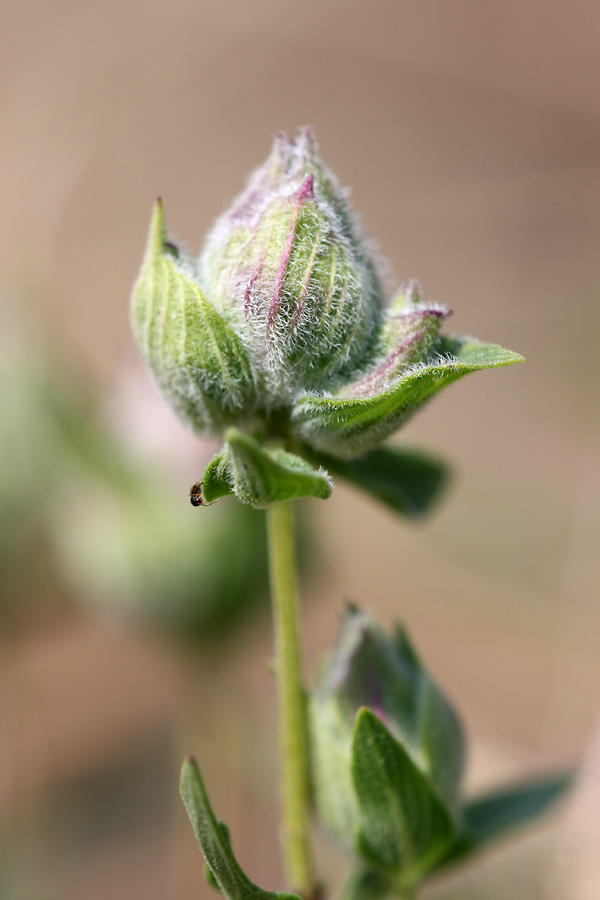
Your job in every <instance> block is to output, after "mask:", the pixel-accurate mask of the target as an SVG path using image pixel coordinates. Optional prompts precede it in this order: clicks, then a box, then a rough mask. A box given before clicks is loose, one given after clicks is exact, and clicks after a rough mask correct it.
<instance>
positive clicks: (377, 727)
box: [352, 708, 454, 886]
mask: <svg viewBox="0 0 600 900" xmlns="http://www.w3.org/2000/svg"><path fill="white" fill-rule="evenodd" d="M352 774H353V779H354V788H355V790H356V795H357V798H358V804H359V810H360V830H359V845H360V848H361V852H362V855H363V856H364V858H365V860H366V861H367V862H369V863H370V864H371V865H375V866H376V867H377V868H381V869H383V870H384V871H386V872H389V873H390V874H392V875H393V877H394V881H395V883H396V885H405V886H410V885H414V884H416V883H417V881H418V880H419V878H420V877H421V876H422V875H423V874H424V873H425V872H427V871H428V870H429V869H431V868H432V867H433V866H434V865H435V864H436V863H437V862H438V860H439V859H440V858H441V857H443V856H444V854H445V853H446V852H447V850H448V847H449V846H450V845H451V844H452V842H453V840H454V827H453V824H452V819H451V817H450V814H449V812H448V810H447V809H446V807H445V806H444V804H443V803H442V802H441V800H440V799H439V797H438V796H437V794H436V793H435V792H434V790H433V788H432V787H431V785H430V783H429V781H428V780H427V778H426V777H425V775H424V774H423V773H422V772H421V771H420V769H418V768H417V766H416V765H415V763H414V762H413V761H412V759H411V758H410V756H409V755H408V753H407V752H406V750H405V749H404V747H403V746H402V745H401V744H400V743H399V742H398V741H397V740H396V739H395V738H394V737H392V735H391V734H390V732H389V731H388V730H387V728H386V727H385V725H384V724H383V722H382V721H381V720H380V719H379V718H378V717H377V716H376V715H375V714H374V713H373V712H371V710H369V709H366V708H363V709H362V710H360V711H359V713H358V715H357V717H356V725H355V729H354V743H353V754H352Z"/></svg>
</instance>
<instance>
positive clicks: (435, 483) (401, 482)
mask: <svg viewBox="0 0 600 900" xmlns="http://www.w3.org/2000/svg"><path fill="white" fill-rule="evenodd" d="M307 451H308V452H307V455H308V457H309V458H310V459H311V461H312V462H314V463H316V464H319V465H321V466H323V467H324V468H325V469H327V471H328V472H331V474H332V475H336V476H339V477H340V478H344V479H345V480H346V481H349V482H350V484H352V485H354V487H357V488H359V489H360V490H363V491H365V492H366V493H368V494H370V495H371V496H372V497H375V498H376V499H377V500H380V501H381V502H382V503H385V504H386V505H387V506H390V507H391V508H392V509H393V510H394V511H395V512H397V513H400V514H401V515H403V516H406V517H407V518H409V519H418V518H421V517H422V516H424V515H426V514H427V513H428V512H429V511H430V510H431V509H432V508H433V507H434V506H435V504H436V503H437V501H438V500H439V498H440V497H441V495H442V494H443V492H444V490H445V488H446V486H447V484H448V480H449V477H450V469H449V467H448V466H447V465H446V463H444V462H442V461H441V460H439V459H435V457H433V456H428V455H426V454H424V453H420V452H419V451H416V450H407V449H405V448H403V447H394V446H387V447H377V448H376V449H375V450H371V452H370V453H365V454H364V456H359V457H357V458H356V459H351V460H343V459H338V458H336V457H335V456H329V455H328V454H325V453H318V452H316V451H312V450H310V449H309V448H307Z"/></svg>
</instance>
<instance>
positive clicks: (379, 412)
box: [292, 337, 523, 459]
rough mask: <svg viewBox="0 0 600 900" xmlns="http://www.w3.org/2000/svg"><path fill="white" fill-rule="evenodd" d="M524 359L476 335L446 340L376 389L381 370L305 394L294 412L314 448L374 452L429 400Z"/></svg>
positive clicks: (298, 426)
mask: <svg viewBox="0 0 600 900" xmlns="http://www.w3.org/2000/svg"><path fill="white" fill-rule="evenodd" d="M522 361H523V357H522V356H519V354H518V353H512V352H511V351H510V350H504V349H503V348H502V347H499V346H497V345H496V344H482V343H480V342H479V341H476V340H473V339H472V338H460V337H455V338H443V339H441V340H440V341H439V342H438V343H437V344H436V354H435V356H432V357H431V358H430V359H429V361H428V362H427V363H424V364H423V365H419V366H417V367H415V368H413V369H409V370H408V371H406V372H405V374H404V375H400V376H399V377H397V379H396V380H392V383H391V384H390V385H389V386H388V387H387V388H385V389H383V390H377V392H375V393H373V385H374V384H378V379H377V372H369V373H368V374H367V376H365V378H363V379H362V380H361V381H360V382H356V383H354V384H352V385H349V386H348V387H347V388H341V389H340V391H339V392H338V394H337V395H335V396H319V395H317V394H304V395H303V396H301V397H300V398H299V399H298V400H297V402H296V405H295V407H294V410H293V416H292V418H293V422H294V424H295V427H296V429H297V431H298V433H299V434H300V436H301V437H302V438H303V439H304V440H305V441H306V442H307V443H309V444H310V445H311V446H312V447H315V448H316V449H318V450H322V451H323V452H325V453H329V454H331V455H333V456H338V457H342V458H346V459H348V458H352V457H354V456H359V455H361V454H364V453H366V452H367V451H369V450H372V449H373V448H374V447H376V446H377V445H378V444H380V443H381V442H382V441H383V440H385V439H386V438H387V437H389V435H390V434H392V433H393V432H394V431H395V430H396V429H397V428H399V427H400V426H401V425H402V424H403V423H404V422H405V421H406V420H407V419H408V418H409V417H410V416H412V415H413V414H414V413H415V412H416V411H417V410H418V409H420V408H421V407H422V406H423V404H424V403H426V402H427V401H428V400H429V399H431V398H432V397H433V396H434V395H435V394H437V393H439V392H440V391H441V390H442V389H443V388H445V387H447V386H448V385H449V384H452V382H453V381H458V380H459V379H460V378H463V377H464V376H465V375H468V374H470V373H471V372H478V371H480V370H481V369H494V368H498V367H499V366H508V365H511V364H512V363H516V362H522Z"/></svg>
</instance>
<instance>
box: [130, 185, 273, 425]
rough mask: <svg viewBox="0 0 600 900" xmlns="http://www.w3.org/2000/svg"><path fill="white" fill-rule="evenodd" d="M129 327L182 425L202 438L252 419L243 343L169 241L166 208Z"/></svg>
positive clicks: (155, 225)
mask: <svg viewBox="0 0 600 900" xmlns="http://www.w3.org/2000/svg"><path fill="white" fill-rule="evenodd" d="M131 315H132V324H133V330H134V333H135V336H136V338H137V341H138V344H139V346H140V349H141V351H142V354H143V356H144V357H145V359H146V362H148V364H149V365H150V368H151V369H152V372H153V374H154V377H155V378H156V381H157V382H158V384H159V386H160V387H161V389H162V390H163V392H164V393H165V395H166V396H167V398H168V399H169V401H170V403H171V405H172V406H173V408H174V409H175V410H176V411H177V412H178V414H179V415H180V416H181V418H183V419H184V421H186V422H187V423H188V424H190V425H191V426H192V427H193V428H194V429H195V430H196V431H198V432H200V433H202V434H213V433H215V432H218V431H219V430H221V429H222V428H223V427H225V426H226V425H227V424H230V423H231V422H233V421H236V420H238V419H239V418H240V417H242V418H243V417H244V415H246V414H249V413H250V412H252V410H253V408H254V406H255V405H256V400H255V384H254V377H253V373H252V371H251V367H250V362H249V360H248V356H247V354H246V351H245V349H244V347H243V344H242V341H241V340H240V338H239V337H238V335H237V334H236V333H235V332H234V330H233V329H232V328H231V326H230V325H228V324H227V322H226V321H225V320H224V319H223V318H222V317H221V316H220V315H219V314H218V313H217V311H216V310H215V309H214V308H213V306H212V305H211V304H210V303H209V301H208V300H207V298H206V297H205V295H204V293H203V292H202V290H201V289H200V286H199V284H198V282H197V280H196V279H195V275H194V272H193V267H192V265H191V263H190V262H189V261H185V260H184V259H183V257H182V255H181V253H180V252H179V250H178V249H177V247H176V246H175V245H174V244H173V243H172V242H171V241H170V240H169V239H168V236H167V231H166V226H165V220H164V213H163V207H162V203H161V201H160V200H159V201H157V203H156V205H155V207H154V211H153V214H152V221H151V224H150V232H149V235H148V244H147V248H146V255H145V257H144V262H143V264H142V269H141V272H140V275H139V277H138V279H137V282H136V284H135V286H134V289H133V295H132V300H131Z"/></svg>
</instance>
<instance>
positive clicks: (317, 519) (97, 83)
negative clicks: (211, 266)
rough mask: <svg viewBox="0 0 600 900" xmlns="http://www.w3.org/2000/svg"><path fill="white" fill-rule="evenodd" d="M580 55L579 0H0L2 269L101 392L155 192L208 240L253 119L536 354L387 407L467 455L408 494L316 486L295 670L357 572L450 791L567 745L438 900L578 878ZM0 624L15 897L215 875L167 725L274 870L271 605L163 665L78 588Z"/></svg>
mask: <svg viewBox="0 0 600 900" xmlns="http://www.w3.org/2000/svg"><path fill="white" fill-rule="evenodd" d="M599 48H600V5H599V4H597V3H595V2H592V0H589V2H588V0H573V2H571V3H568V4H566V3H564V2H559V0H508V2H498V3H491V2H488V3H482V2H480V0H454V2H443V0H438V2H423V0H418V2H417V0H414V2H413V0H410V2H409V0H402V2H400V0H396V2H392V0H370V2H362V3H361V2H353V0H319V2H317V0H305V2H302V3H300V2H299V0H295V2H292V0H256V2H253V0H246V2H242V0H237V2H234V0H223V2H219V3H216V2H215V3H209V2H207V0H195V2H191V0H190V2H187V0H172V2H166V0H164V2H161V0H152V2H151V0H146V2H133V0H125V2H121V3H116V2H114V0H112V2H109V0H104V2H99V0H85V2H80V3H75V2H67V0H62V2H61V0H35V2H34V0H20V2H19V3H8V2H6V0H4V2H3V3H1V4H0V135H1V138H0V197H1V198H2V199H1V202H0V296H1V298H2V302H3V303H6V304H8V305H9V306H11V307H13V308H15V309H17V310H18V313H19V316H20V318H21V320H22V321H26V322H30V323H31V327H32V328H33V327H35V328H36V331H37V330H39V322H40V321H41V322H42V323H43V326H42V327H43V330H44V329H45V330H46V331H47V332H48V333H49V334H50V335H52V336H53V337H54V338H56V339H57V340H59V342H60V344H61V346H63V347H64V348H65V353H67V354H72V356H73V358H74V359H76V360H77V364H78V365H79V366H80V368H81V369H82V370H84V371H85V372H86V373H87V379H88V380H89V382H90V384H91V385H93V386H94V390H95V391H96V394H97V396H98V398H99V400H101V399H102V397H104V396H106V395H107V394H108V393H109V392H110V391H111V390H114V389H115V386H116V385H117V377H118V374H119V373H120V372H121V371H122V367H123V365H124V364H125V363H126V361H127V360H128V359H129V358H130V357H134V355H135V352H134V348H133V346H132V340H131V337H130V333H129V326H128V309H127V303H128V295H129V291H130V287H131V284H132V281H133V279H134V277H135V275H136V271H137V267H138V265H139V262H140V258H141V253H142V249H143V245H144V241H145V234H146V228H147V224H148V218H149V212H150V208H151V204H152V201H153V199H154V198H155V197H156V196H157V195H162V197H163V198H164V201H165V207H166V213H167V217H168V220H169V223H170V225H171V228H172V229H173V231H174V233H175V234H177V235H178V236H180V237H181V238H182V239H184V240H185V241H186V242H187V244H188V245H189V247H190V248H191V249H193V250H196V249H199V247H200V245H201V242H202V238H203V235H204V234H205V232H206V230H207V228H208V227H209V225H210V223H211V221H212V220H213V219H214V218H215V217H216V216H217V215H218V214H219V213H220V211H221V210H222V209H223V207H224V206H225V205H226V204H227V203H228V201H229V199H230V198H231V197H232V196H233V194H235V193H236V192H237V191H238V190H239V189H240V187H241V186H242V184H243V180H244V178H245V176H246V173H247V172H248V171H249V169H250V168H251V167H253V166H254V165H256V164H258V163H259V162H260V161H261V160H262V158H263V157H264V156H265V155H266V154H267V152H268V149H269V143H270V137H271V134H272V133H273V132H274V131H275V130H281V129H284V130H292V131H293V130H294V129H295V128H296V127H297V126H298V125H301V124H305V123H308V122H310V123H313V124H314V125H315V126H316V132H317V137H318V139H319V143H320V146H321V150H322V153H323V156H324V157H325V159H326V160H327V162H328V163H329V164H330V165H331V166H332V168H334V170H335V171H336V173H337V174H338V176H339V178H340V180H341V181H342V183H344V184H347V185H349V186H351V188H352V192H353V203H354V206H355V208H356V209H357V210H358V212H359V213H360V215H361V216H362V219H363V222H364V224H365V227H366V228H367V230H368V231H369V233H370V234H372V235H373V236H374V237H375V238H376V239H377V241H378V243H379V246H380V249H381V252H382V254H383V255H384V256H385V257H387V258H388V259H389V261H390V267H391V272H392V276H393V279H392V280H395V281H400V280H404V279H405V278H407V277H409V276H417V277H418V278H419V279H420V280H421V282H422V284H423V286H424V289H425V293H426V295H427V296H428V297H431V298H434V299H436V300H438V301H440V302H443V303H447V304H449V305H450V306H451V307H453V308H454V309H455V316H454V319H453V322H452V328H453V329H455V330H457V331H463V332H467V333H472V334H474V335H476V336H478V337H480V338H482V339H487V340H491V341H495V342H498V343H500V344H503V345H504V346H507V347H510V348H511V349H514V350H517V351H519V352H521V353H523V354H524V355H525V356H526V357H527V364H526V365H525V366H517V367H513V368H511V369H508V370H505V371H499V372H487V373H484V374H482V375H479V376H477V378H474V379H472V380H469V379H467V380H466V381H465V382H464V383H461V384H460V385H458V386H456V387H455V388H452V390H451V391H449V392H448V393H447V394H446V395H445V396H444V397H443V398H441V399H439V400H437V401H436V402H435V403H433V404H432V405H431V406H430V407H428V408H427V410H426V411H425V412H424V413H423V414H422V415H421V417H420V418H418V419H417V420H415V421H414V422H413V423H411V424H410V425H409V426H408V427H407V428H406V430H405V431H404V433H403V434H402V439H403V440H404V441H405V442H406V443H409V444H411V445H415V446H423V447H425V448H427V449H429V450H430V451H433V452H437V453H439V454H441V455H445V456H446V457H447V458H448V459H449V460H450V461H451V462H452V463H454V464H455V466H456V478H455V482H454V485H453V489H452V491H451V492H450V493H449V495H448V496H447V498H446V500H445V502H444V505H443V508H442V510H441V511H440V512H439V513H438V514H437V515H436V516H434V518H433V519H432V520H431V521H429V522H427V523H426V524H424V525H422V526H419V527H418V528H415V527H413V526H409V525H406V524H404V523H403V522H401V521H398V520H396V519H394V518H393V517H392V515H391V514H388V513H387V512H385V511H384V510H382V509H380V508H377V507H376V506H375V505H372V504H371V503H369V502H367V501H365V500H363V499H361V498H360V497H358V496H357V495H356V494H354V493H352V492H350V491H349V490H348V491H346V490H344V489H340V490H339V491H337V492H336V493H335V495H334V498H333V499H332V500H331V501H330V502H329V503H327V504H323V505H322V506H321V505H319V504H317V503H316V502H314V503H313V504H312V505H311V507H310V509H309V510H308V512H309V515H311V516H312V519H313V522H314V526H315V528H316V529H317V535H318V542H319V545H320V546H321V551H320V552H321V556H322V560H321V569H320V572H319V574H318V575H317V576H316V577H315V578H313V581H312V585H311V587H310V590H309V589H308V588H307V594H308V593H310V595H311V596H310V602H307V603H306V605H305V612H304V624H305V628H306V633H307V654H306V656H307V660H306V664H307V671H308V672H312V671H314V666H315V664H316V662H317V660H318V658H319V657H320V656H321V655H322V653H323V651H324V650H325V648H326V647H327V645H328V643H329V642H330V640H331V638H332V637H333V635H334V633H335V628H336V616H337V612H338V611H339V610H340V609H341V607H342V603H343V601H344V599H353V600H356V601H357V602H359V603H361V604H363V605H366V606H367V607H369V608H371V609H372V610H373V611H374V612H375V613H376V614H377V615H378V616H379V617H380V618H381V619H382V620H383V621H385V622H389V621H391V620H392V619H393V618H403V619H405V620H406V621H407V623H408V625H409V626H410V628H411V630H412V632H413V634H414V635H415V638H416V640H417V642H418V644H419V645H420V646H421V649H422V652H423V655H424V656H425V658H426V660H428V661H429V663H430V665H431V667H432V668H433V670H434V672H435V673H436V674H437V675H438V676H439V678H440V679H441V680H442V681H443V682H444V683H445V685H446V687H447V689H448V691H449V692H450V693H451V695H452V696H453V697H454V698H455V700H456V701H457V703H458V705H459V707H460V709H461V710H462V712H463V714H464V716H465V718H466V721H467V724H468V727H469V729H470V734H471V762H472V769H471V783H472V784H473V785H475V786H478V785H489V784H492V783H493V782H494V781H495V780H497V781H499V780H502V779H503V778H508V777H510V776H517V775H524V774H526V773H528V772H541V771H550V770H552V769H554V768H557V767H561V766H564V765H570V764H573V763H575V762H576V761H577V760H580V759H582V758H584V757H585V758H586V759H587V762H586V769H585V772H586V773H587V774H586V776H585V778H584V779H582V782H581V786H580V787H579V788H578V789H577V791H576V792H575V793H574V795H573V797H572V799H571V801H570V802H569V804H567V805H566V806H565V807H563V809H562V811H560V812H559V813H557V815H556V816H554V817H553V818H552V820H551V822H550V823H549V824H548V825H546V826H544V827H543V828H541V829H539V830H538V831H537V832H536V833H535V834H532V835H528V836H527V837H525V838H524V839H523V840H521V841H518V840H517V841H515V842H514V843H513V844H510V845H507V846H506V847H502V848H499V849H498V850H497V851H495V852H494V853H493V854H491V855H490V856H489V857H488V858H487V859H486V860H485V861H484V862H482V863H480V864H478V865H477V866H476V867H474V868H473V869H470V870H469V871H465V872H463V873H461V874H460V875H458V874H457V875H456V876H455V877H453V879H452V882H451V883H447V884H442V883H440V884H439V885H436V886H433V887H432V888H431V889H430V892H429V895H430V896H431V897H432V898H433V897H438V898H442V897H444V898H450V897H456V898H458V897H460V898H461V900H468V898H471V897H477V898H479V900H486V898H490V900H491V898H501V897H506V898H508V897H518V898H519V900H529V898H532V900H533V898H536V900H539V898H544V900H546V898H553V900H564V898H567V897H568V898H569V900H594V898H597V897H598V896H600V862H599V860H600V846H599V844H598V833H599V826H600V804H598V802H597V790H598V789H597V782H598V777H600V763H599V762H598V757H599V756H600V749H599V745H600V738H598V736H597V734H596V737H595V743H594V740H593V735H594V733H595V732H597V730H598V729H599V728H600V715H599V713H600V706H599V704H600V657H599V654H598V636H599V634H600V630H599V629H600V603H599V602H598V596H599V590H598V588H599V584H600V579H599V577H598V547H599V540H600V519H599V517H600V513H599V510H600V459H599V453H598V449H599V446H600V442H599V405H598V394H599V389H600V363H599V361H598V360H599V356H598V341H599V337H600V334H599V332H600V328H599V325H600V315H599V313H598V308H599V300H600V269H599V264H598V258H599V252H598V251H599V237H600V118H599V113H600V92H599V85H600V64H599V59H600V54H599ZM3 391H11V384H10V383H7V384H4V385H3ZM39 489H40V491H43V490H44V486H43V484H42V485H40V486H39ZM200 512H202V511H200ZM205 512H206V513H207V514H208V512H207V511H205ZM33 562H34V561H32V565H33ZM28 591H30V592H31V591H33V592H36V591H37V593H38V594H39V595H40V596H42V597H45V596H46V595H47V594H48V593H52V592H53V591H54V592H55V593H56V592H58V593H60V589H58V588H57V587H56V585H52V584H49V583H47V582H46V581H44V580H43V579H38V582H36V580H35V578H34V579H33V580H32V581H31V582H30V584H29V586H28ZM26 599H27V598H26V597H25V596H24V598H23V600H24V602H25V601H26ZM59 600H60V598H59ZM308 600H309V598H308V597H307V601H308ZM48 602H49V601H48ZM57 602H58V601H57ZM43 606H44V604H43V603H42V607H43ZM2 646H3V650H2V655H1V656H0V678H1V684H0V704H1V706H0V723H1V724H0V829H1V833H2V834H3V835H6V836H7V837H6V840H5V842H4V843H5V849H4V853H5V854H9V855H10V858H11V861H13V862H14V861H17V862H18V863H19V865H18V866H17V869H18V872H17V874H16V875H15V876H14V878H13V879H12V881H11V882H10V892H11V894H10V897H9V898H8V900H33V898H39V900H81V898H83V897H85V898H86V900H96V898H98V900H100V898H102V900H104V898H105V897H107V896H110V897H111V900H137V898H140V900H141V898H143V900H188V898H192V897H198V896H204V894H203V893H202V892H203V891H205V892H206V891H208V889H207V888H205V887H204V885H203V879H202V866H201V860H200V856H199V853H198V852H197V850H196V849H195V848H194V846H193V839H192V837H191V834H190V833H188V828H187V823H186V822H185V820H184V814H183V811H182V810H180V809H179V805H178V800H177V796H176V780H177V774H176V770H177V765H178V758H179V756H180V753H181V752H182V750H183V749H184V745H185V750H192V751H194V752H195V753H196V754H197V755H198V756H199V758H200V759H201V761H202V763H203V766H204V768H205V769H206V773H207V780H209V783H210V784H211V786H212V791H211V793H212V794H213V799H214V802H215V805H216V807H217V809H218V811H219V814H220V815H222V816H223V818H224V819H226V820H227V821H228V822H229V824H230V826H231V828H232V834H233V838H234V843H235V846H236V848H237V849H238V850H239V856H240V858H241V860H242V861H243V862H244V863H245V864H246V865H247V867H248V869H249V872H250V874H251V875H253V876H254V877H255V878H256V879H257V880H260V881H261V884H264V886H265V887H271V888H275V887H277V886H278V885H279V881H278V879H279V878H280V869H279V863H278V860H277V858H276V857H277V854H276V837H277V836H276V824H275V823H276V806H277V803H276V795H275V788H274V786H273V781H274V779H273V767H274V766H275V764H276V763H275V750H274V710H273V685H272V683H271V679H270V676H269V674H268V672H267V670H266V667H265V662H266V661H267V660H268V658H269V655H270V635H269V629H268V623H267V622H266V621H265V620H260V621H258V622H257V623H256V624H255V625H253V626H252V628H251V629H250V630H249V632H248V636H247V637H246V639H245V640H244V641H242V640H241V639H239V638H238V639H237V642H236V643H235V644H234V646H233V648H232V650H233V652H232V656H231V661H230V663H229V664H227V665H226V664H225V660H224V659H222V660H220V662H219V664H217V663H216V662H215V660H211V662H210V665H209V664H208V662H207V661H206V660H202V659H199V660H196V661H194V662H193V663H192V662H189V661H188V663H187V664H186V665H185V666H182V664H181V661H180V660H179V661H177V660H175V655H174V654H173V653H172V652H171V651H170V650H169V649H168V648H166V647H165V645H164V644H163V643H162V642H161V641H160V638H159V636H156V635H154V636H152V637H149V636H148V634H146V633H143V634H142V633H139V634H138V633H136V632H135V631H132V630H127V631H123V630H120V629H119V628H118V627H116V626H111V627H109V626H107V625H106V624H100V623H99V622H98V621H96V620H95V619H94V618H93V617H91V616H89V615H86V614H84V613H82V612H79V613H77V612H70V613H69V614H65V615H63V616H61V617H60V618H59V620H56V619H54V618H51V624H49V622H48V621H47V620H46V619H45V618H44V617H42V618H41V619H39V620H36V619H35V618H34V619H33V620H32V621H31V622H29V623H28V627H27V628H23V629H20V630H19V631H18V633H17V634H15V635H13V636H12V637H11V635H8V636H7V639H6V640H4V641H3V642H2ZM186 681H187V682H189V683H190V685H191V686H190V687H188V690H187V692H186V691H182V684H183V682H186ZM182 693H183V694H184V695H185V696H184V699H182ZM182 706H184V707H185V711H184V713H182V709H181V707H182ZM190 716H191V717H192V718H194V717H197V724H196V725H195V727H193V728H191V729H190V726H189V721H190ZM181 721H183V722H184V723H186V722H187V724H185V725H184V726H181V725H178V724H177V723H178V722H181ZM182 732H183V733H182ZM190 744H191V746H190ZM594 747H595V750H594ZM115 771H116V772H118V773H120V777H121V782H118V783H117V782H115V780H114V778H112V780H111V781H110V785H111V787H110V790H109V789H108V788H107V789H106V790H104V789H103V787H102V784H103V782H102V777H103V773H107V772H108V773H112V775H114V773H115ZM107 777H108V776H107ZM159 782H160V783H159ZM107 784H108V781H107ZM115 784H116V786H115ZM594 791H595V793H594ZM86 810H87V813H86ZM115 810H116V811H117V812H115ZM103 817H104V818H103ZM88 820H91V822H90V821H88ZM86 823H87V824H86ZM117 826H118V827H117ZM9 835H11V836H12V837H10V838H9ZM9 841H14V845H13V843H10V845H9V843H7V842H9ZM0 849H1V848H0ZM321 852H322V855H323V860H322V866H323V869H324V870H326V869H327V870H328V871H329V872H331V873H333V872H340V871H342V870H343V867H344V863H343V860H340V859H339V858H338V857H337V856H335V855H334V854H333V853H330V852H329V851H321ZM15 864H16V863H15ZM206 896H208V894H206Z"/></svg>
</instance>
